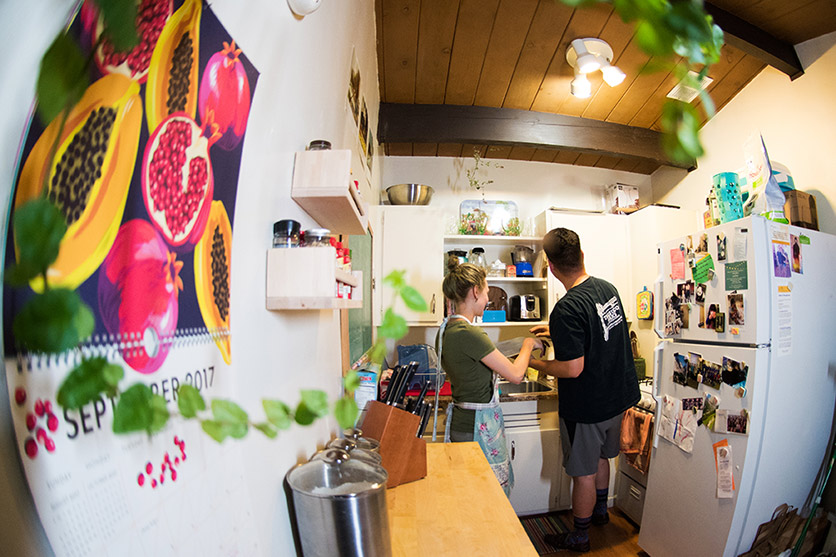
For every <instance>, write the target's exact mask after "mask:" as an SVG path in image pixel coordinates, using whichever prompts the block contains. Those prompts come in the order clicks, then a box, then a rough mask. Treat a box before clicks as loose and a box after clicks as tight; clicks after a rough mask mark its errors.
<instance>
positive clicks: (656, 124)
mask: <svg viewBox="0 0 836 557" xmlns="http://www.w3.org/2000/svg"><path fill="white" fill-rule="evenodd" d="M744 56H746V54H745V53H744V52H743V51H742V50H740V49H737V48H735V47H733V46H731V45H728V44H724V45H723V48H722V50H721V51H720V59H719V60H718V61H717V63H716V64H713V65H712V66H711V70H710V71H709V73H708V77H710V78H711V79H712V80H713V81H712V82H711V83H710V84H709V85H708V87H707V88H706V91H707V92H708V94H709V95H711V98H712V100H713V99H714V93H713V91H714V88H715V87H717V86H718V85H719V84H721V83H722V82H723V80H724V79H725V78H726V76H727V75H728V73H729V72H730V71H731V70H732V68H734V66H735V65H736V64H737V63H738V62H739V61H740V60H741V59H742V58H743V57H744ZM668 91H670V89H668ZM665 94H666V95H667V93H665ZM692 102H693V104H694V107H696V108H697V111H698V112H699V113H700V115H701V117H703V118H705V117H706V115H705V113H704V112H703V111H702V101H701V100H700V98H699V97H697V98H696V99H695V100H693V101H692ZM661 120H662V115H661V107H660V108H659V110H658V114H657V115H656V119H655V120H654V121H653V123H651V124H650V125H644V121H636V122H630V125H631V126H639V127H647V128H649V129H651V130H657V131H658V130H660V129H661V128H662V126H661Z"/></svg>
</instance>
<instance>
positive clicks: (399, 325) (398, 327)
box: [377, 308, 409, 338]
mask: <svg viewBox="0 0 836 557" xmlns="http://www.w3.org/2000/svg"><path fill="white" fill-rule="evenodd" d="M408 330H409V327H408V326H407V324H406V319H404V318H403V317H401V316H400V315H398V314H396V313H395V312H394V311H392V308H387V309H386V313H384V314H383V323H381V324H380V327H379V328H378V330H377V332H378V334H379V335H380V336H382V337H383V338H401V337H402V336H404V335H405V334H406V333H407V331H408Z"/></svg>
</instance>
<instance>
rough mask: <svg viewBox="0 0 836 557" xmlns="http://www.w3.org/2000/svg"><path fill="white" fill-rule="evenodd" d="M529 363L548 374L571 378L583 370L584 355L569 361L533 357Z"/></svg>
mask: <svg viewBox="0 0 836 557" xmlns="http://www.w3.org/2000/svg"><path fill="white" fill-rule="evenodd" d="M528 365H529V366H531V367H533V368H534V369H536V370H537V371H540V372H542V373H545V374H546V375H552V376H554V377H560V378H562V379H570V378H573V377H577V376H578V375H580V374H581V371H583V357H581V358H578V359H575V360H568V361H560V360H535V359H532V360H531V361H530V362H529V364H528Z"/></svg>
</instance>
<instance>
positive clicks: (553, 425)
mask: <svg viewBox="0 0 836 557" xmlns="http://www.w3.org/2000/svg"><path fill="white" fill-rule="evenodd" d="M500 406H501V407H502V413H503V416H504V419H505V438H506V443H507V444H508V451H509V454H510V455H511V465H512V466H513V467H514V489H513V490H511V497H510V501H511V506H512V507H514V511H515V512H516V513H517V514H518V515H528V514H537V513H545V512H549V511H554V510H560V509H568V508H569V507H571V495H570V484H571V479H570V478H569V477H568V476H566V474H565V473H564V471H563V465H562V464H561V463H562V462H563V458H562V456H561V452H560V430H559V429H558V417H557V399H555V398H549V399H546V398H543V399H539V400H526V401H519V402H503V403H501V404H500Z"/></svg>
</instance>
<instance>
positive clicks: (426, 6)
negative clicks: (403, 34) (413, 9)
mask: <svg viewBox="0 0 836 557" xmlns="http://www.w3.org/2000/svg"><path fill="white" fill-rule="evenodd" d="M458 13H459V2H457V1H455V2H451V1H450V0H422V1H421V17H420V22H419V25H418V62H417V66H416V77H415V102H417V103H423V104H440V103H443V102H444V91H445V89H446V87H447V72H448V70H449V68H450V53H451V52H452V51H453V36H454V34H455V32H456V18H457V16H458Z"/></svg>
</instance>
